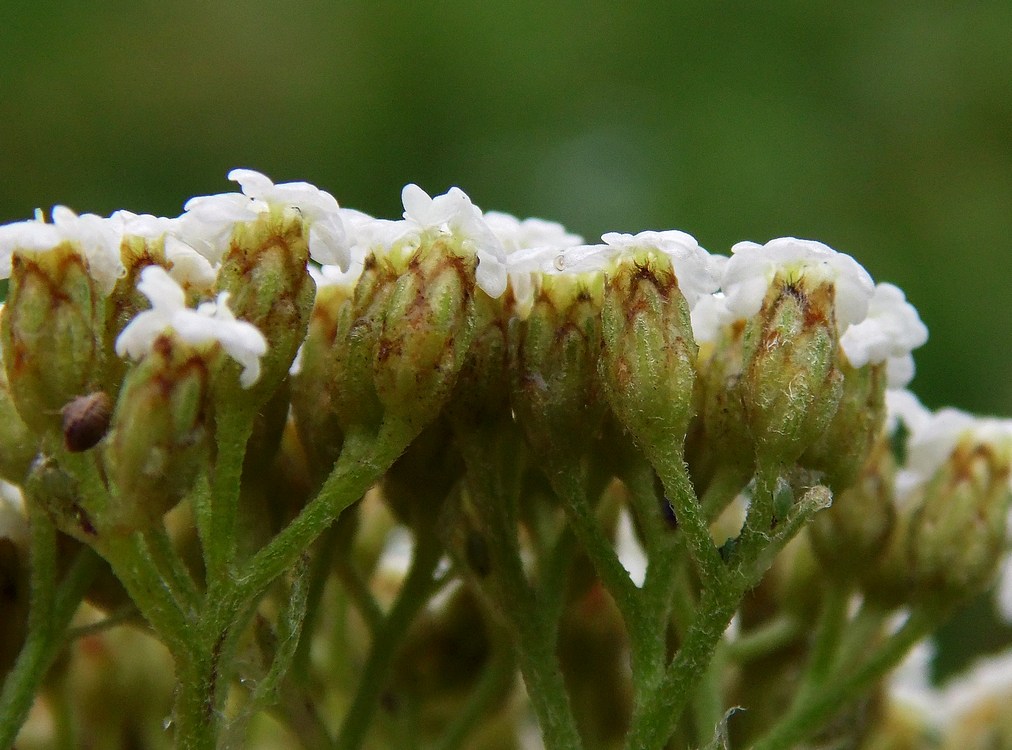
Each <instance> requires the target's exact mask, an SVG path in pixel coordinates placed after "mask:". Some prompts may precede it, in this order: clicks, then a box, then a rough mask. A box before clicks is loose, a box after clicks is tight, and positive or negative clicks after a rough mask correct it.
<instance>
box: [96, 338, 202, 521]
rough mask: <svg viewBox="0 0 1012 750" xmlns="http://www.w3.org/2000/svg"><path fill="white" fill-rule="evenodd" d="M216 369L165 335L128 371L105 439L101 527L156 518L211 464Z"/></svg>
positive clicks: (176, 501)
mask: <svg viewBox="0 0 1012 750" xmlns="http://www.w3.org/2000/svg"><path fill="white" fill-rule="evenodd" d="M211 367H212V365H211V364H210V363H209V362H208V360H207V357H206V354H204V353H202V352H200V351H198V350H195V349H193V348H191V347H190V346H187V345H186V344H183V343H182V342H180V341H178V340H177V339H175V338H174V337H173V336H171V335H163V336H160V337H159V338H158V339H156V341H155V342H154V345H153V347H152V349H151V352H150V354H148V355H147V356H146V357H144V358H143V359H142V360H141V361H140V363H139V364H138V365H137V366H136V367H135V368H134V369H132V370H131V371H130V372H129V373H128V374H127V377H126V380H125V381H124V383H123V388H122V390H121V391H120V395H119V400H118V401H117V403H116V409H115V412H114V415H113V420H112V429H111V431H110V434H109V436H108V438H107V439H106V451H105V462H106V474H107V476H108V477H109V482H110V485H111V487H110V490H111V499H110V505H109V507H108V508H106V509H105V510H104V511H103V513H102V517H101V518H98V519H96V521H97V524H98V526H99V528H100V529H101V530H103V531H104V530H106V529H109V530H111V531H113V532H114V533H126V532H129V531H134V530H136V529H141V528H145V527H147V526H149V525H151V524H152V523H155V522H156V521H158V520H159V519H160V518H161V517H162V516H163V515H164V514H165V513H166V512H167V511H169V510H170V509H171V508H172V507H173V506H175V505H176V503H178V502H179V501H180V500H181V499H182V498H183V497H184V495H185V494H186V493H187V491H188V490H189V489H190V488H191V486H192V484H193V481H194V480H195V479H196V477H197V475H198V474H199V473H200V471H201V470H202V468H204V467H205V466H206V461H207V450H208V439H207V438H208V434H207V433H208V430H207V424H208V416H209V415H208V408H209V405H208V388H209V380H210V377H209V373H210V370H211Z"/></svg>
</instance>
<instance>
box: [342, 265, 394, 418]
mask: <svg viewBox="0 0 1012 750" xmlns="http://www.w3.org/2000/svg"><path fill="white" fill-rule="evenodd" d="M396 279H397V272H396V270H395V269H394V268H393V267H392V265H391V263H390V261H389V259H388V258H387V257H386V256H385V255H377V254H375V253H374V254H370V255H368V256H367V257H366V258H365V261H364V265H363V269H362V276H361V278H359V280H358V283H357V284H356V285H355V293H354V297H353V299H352V302H351V304H350V305H348V304H342V305H340V306H338V308H337V310H336V314H335V318H334V324H335V331H334V342H335V348H334V353H333V362H332V366H333V378H334V390H333V393H332V395H331V399H332V402H333V405H334V411H335V413H336V414H337V419H338V422H339V423H340V425H341V427H342V428H343V429H344V430H345V431H347V429H348V428H349V427H351V426H353V425H373V426H375V425H378V424H379V421H380V419H381V418H382V413H383V410H382V406H381V405H380V401H379V396H377V394H376V385H375V383H374V382H373V362H374V354H375V352H376V349H377V347H378V344H379V336H380V331H381V328H382V322H383V308H384V305H385V304H386V301H387V298H388V297H389V295H390V292H391V289H392V287H393V285H394V284H395V283H396Z"/></svg>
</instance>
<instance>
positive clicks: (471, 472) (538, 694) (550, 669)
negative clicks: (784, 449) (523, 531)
mask: <svg viewBox="0 0 1012 750" xmlns="http://www.w3.org/2000/svg"><path fill="white" fill-rule="evenodd" d="M459 445H460V449H461V453H462V454H463V456H464V461H465V464H466V466H467V476H466V480H467V487H468V492H469V494H470V495H471V499H472V501H473V503H474V507H475V510H476V512H477V513H478V514H479V515H480V517H481V523H482V531H483V532H484V534H485V537H486V542H487V545H488V553H489V557H490V563H491V564H490V571H489V573H488V575H487V576H485V578H484V579H483V580H482V587H483V589H484V590H485V591H486V593H487V594H488V596H489V598H490V599H491V600H492V601H493V602H494V603H495V605H496V607H497V608H498V610H499V613H500V614H501V615H502V617H503V618H504V619H505V620H506V622H507V623H508V625H509V629H510V632H511V634H512V636H513V643H514V647H515V648H516V653H517V660H518V662H519V665H520V672H521V674H522V675H523V678H524V683H525V684H526V686H527V695H528V697H529V699H530V702H531V707H532V708H533V709H534V713H535V715H536V716H537V717H538V724H539V726H540V728H541V734H542V737H543V739H544V743H545V747H546V748H547V749H548V750H578V748H581V747H582V746H583V743H582V740H581V738H580V733H579V730H578V729H577V726H576V718H575V717H574V716H573V709H572V707H571V706H570V703H569V694H568V692H567V691H566V683H565V680H564V679H563V676H562V670H561V668H560V666H559V659H558V655H557V653H556V650H557V648H556V647H557V641H558V617H559V609H560V607H559V606H558V605H559V604H560V603H561V601H562V596H563V595H562V593H561V592H560V591H558V590H556V591H541V592H539V591H536V590H534V589H532V588H531V586H530V584H529V583H528V580H527V576H526V574H525V573H524V566H523V562H522V561H521V559H520V548H519V544H518V542H517V523H516V515H517V514H516V505H517V500H518V493H519V487H518V485H517V482H515V481H510V480H511V479H515V478H516V475H515V472H516V469H517V466H516V456H515V455H512V454H511V452H510V450H509V448H510V441H509V440H508V438H507V437H506V436H505V433H502V432H501V433H500V434H499V443H498V444H496V442H495V439H494V438H491V439H489V440H487V441H485V440H463V441H461V442H460V443H459ZM568 539H569V537H568V536H567V535H565V532H563V536H560V537H559V540H558V541H557V543H556V552H558V553H559V555H558V557H557V558H556V562H558V563H560V566H559V569H560V570H561V567H562V566H561V560H562V558H563V557H564V556H565V555H564V554H563V553H566V555H568V550H567V548H570V547H571V542H569V541H568ZM557 582H558V584H559V585H560V586H561V585H562V583H563V579H562V578H561V577H560V578H559V579H557ZM539 595H540V596H539Z"/></svg>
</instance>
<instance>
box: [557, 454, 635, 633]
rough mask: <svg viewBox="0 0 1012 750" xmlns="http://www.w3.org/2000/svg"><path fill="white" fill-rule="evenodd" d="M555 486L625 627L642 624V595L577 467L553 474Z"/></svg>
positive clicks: (561, 469) (574, 528)
mask: <svg viewBox="0 0 1012 750" xmlns="http://www.w3.org/2000/svg"><path fill="white" fill-rule="evenodd" d="M551 480H552V486H553V488H554V489H555V491H556V493H557V494H558V495H559V497H560V498H561V499H562V502H563V505H564V506H565V507H566V515H567V516H568V517H569V522H570V524H571V527H572V529H573V531H574V533H575V534H576V537H577V538H578V539H579V540H580V544H582V545H583V548H584V551H585V552H586V553H587V555H588V556H589V557H590V560H591V562H592V563H593V565H594V570H595V571H596V572H597V575H598V577H599V578H600V579H601V582H602V583H603V584H604V587H605V588H606V589H607V590H608V593H609V594H611V596H612V598H613V599H614V600H615V603H616V604H617V605H618V608H619V611H620V612H622V617H623V618H624V619H625V622H626V627H628V628H629V629H630V630H632V629H634V628H636V627H637V626H638V625H639V624H640V622H641V621H642V613H641V607H640V600H639V597H640V592H639V590H638V589H637V588H636V584H634V583H633V582H632V579H631V578H629V573H628V572H627V571H626V569H625V568H624V567H622V563H621V562H620V561H619V559H618V554H617V553H616V552H615V545H614V543H613V542H612V541H611V539H609V538H608V536H607V535H606V534H605V533H604V529H603V528H602V527H601V523H600V522H599V521H598V519H597V516H596V514H595V513H594V510H593V508H591V507H590V503H589V502H588V501H587V493H586V491H585V488H584V483H583V482H581V480H580V478H579V476H578V470H577V469H576V468H575V467H566V468H560V469H559V470H557V471H554V472H552V475H551Z"/></svg>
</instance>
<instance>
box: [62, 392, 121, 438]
mask: <svg viewBox="0 0 1012 750" xmlns="http://www.w3.org/2000/svg"><path fill="white" fill-rule="evenodd" d="M60 413H61V415H62V416H63V443H64V445H65V446H66V448H67V450H68V451H70V452H71V453H80V452H81V451H86V450H88V449H89V448H94V447H95V445H96V444H97V443H98V441H99V440H101V439H102V438H103V437H104V436H105V433H106V432H108V430H109V420H110V419H111V418H112V403H111V402H110V401H109V396H108V395H106V393H105V392H104V391H95V392H94V393H89V394H88V395H87V396H78V397H77V398H75V399H74V400H73V401H70V402H69V403H68V404H67V405H66V406H64V407H63V409H62V410H61V412H60Z"/></svg>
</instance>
